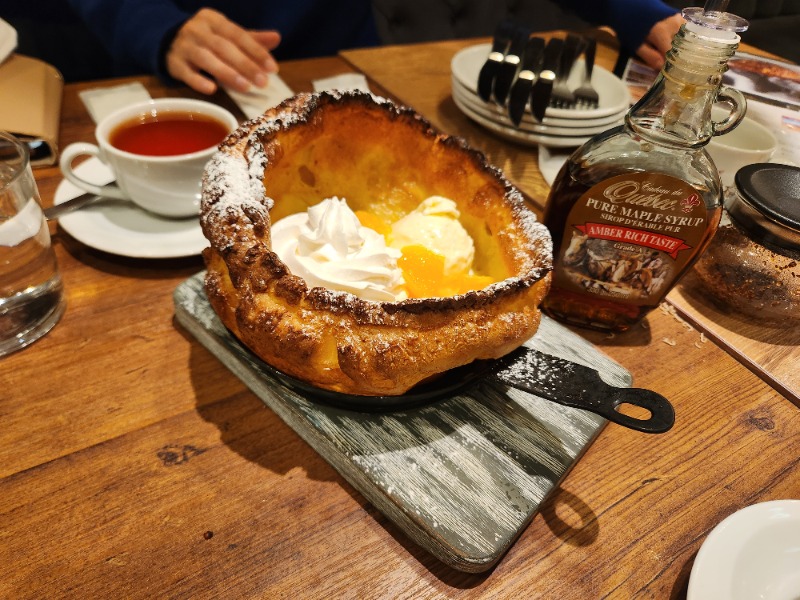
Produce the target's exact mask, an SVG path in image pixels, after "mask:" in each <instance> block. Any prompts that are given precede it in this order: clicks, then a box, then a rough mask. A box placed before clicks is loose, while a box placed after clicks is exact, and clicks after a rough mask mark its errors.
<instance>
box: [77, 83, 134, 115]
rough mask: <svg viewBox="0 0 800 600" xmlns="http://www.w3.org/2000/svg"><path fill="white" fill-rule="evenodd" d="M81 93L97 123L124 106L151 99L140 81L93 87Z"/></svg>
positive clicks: (87, 108) (82, 99)
mask: <svg viewBox="0 0 800 600" xmlns="http://www.w3.org/2000/svg"><path fill="white" fill-rule="evenodd" d="M79 95H80V98H81V101H83V105H84V106H85V107H86V110H88V111H89V114H90V115H91V117H92V120H93V121H94V122H95V123H99V122H100V121H101V120H102V119H103V118H104V117H105V116H106V115H110V114H111V113H112V112H114V111H115V110H118V109H120V108H123V107H124V106H128V105H129V104H135V103H137V102H146V101H147V100H150V94H149V93H148V91H147V90H146V89H145V87H144V86H143V85H142V84H141V83H138V82H134V83H128V84H125V85H116V86H113V87H103V88H92V89H90V90H84V91H83V92H80V94H79Z"/></svg>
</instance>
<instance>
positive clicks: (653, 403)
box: [587, 387, 675, 433]
mask: <svg viewBox="0 0 800 600" xmlns="http://www.w3.org/2000/svg"><path fill="white" fill-rule="evenodd" d="M608 395H609V397H608V400H609V402H608V403H603V404H595V405H594V406H592V407H591V408H589V407H587V409H588V410H591V411H592V412H595V413H597V414H598V415H600V416H602V417H605V418H606V419H608V420H609V421H613V422H614V423H617V424H618V425H623V426H624V427H629V428H630V429H635V430H636V431H642V432H644V433H664V432H665V431H669V429H670V428H672V426H673V425H674V424H675V409H674V408H672V404H670V403H669V401H668V400H667V399H666V398H664V396H662V395H661V394H657V393H656V392H654V391H652V390H645V389H641V388H615V387H609V388H608ZM620 404H632V405H634V406H639V407H641V408H644V409H645V410H648V411H650V417H649V418H647V419H636V418H634V417H630V416H628V415H624V414H622V413H621V412H619V411H618V410H616V408H617V407H618V406H619V405H620Z"/></svg>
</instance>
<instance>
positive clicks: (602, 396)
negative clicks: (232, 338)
mask: <svg viewBox="0 0 800 600" xmlns="http://www.w3.org/2000/svg"><path fill="white" fill-rule="evenodd" d="M262 364H263V366H264V367H265V369H266V370H267V371H268V372H269V373H270V374H271V375H272V376H274V377H275V378H276V379H278V380H279V381H280V382H281V383H283V384H284V385H285V386H287V387H288V388H290V389H292V390H295V391H297V392H301V393H302V394H303V395H304V396H306V397H310V398H309V399H311V400H319V401H322V402H324V403H326V404H330V405H332V406H336V407H339V408H345V409H348V410H357V411H362V412H364V411H366V412H386V411H392V410H404V409H408V408H414V407H418V406H422V405H425V404H429V403H432V402H434V401H436V400H440V399H444V398H447V397H450V396H452V395H453V394H455V393H456V392H458V391H460V390H462V389H463V388H466V387H467V386H469V385H473V384H477V383H478V382H479V381H483V380H486V379H494V380H495V381H498V382H501V383H503V384H505V385H508V386H509V387H513V388H516V389H519V390H523V391H525V392H529V393H531V394H534V395H536V396H538V397H540V398H544V399H546V400H550V401H551V402H556V403H558V404H563V405H565V406H571V407H573V408H580V409H583V410H588V411H590V412H593V413H595V414H598V415H600V416H602V417H604V418H606V419H608V420H609V421H613V422H614V423H617V424H618V425H622V426H623V427H627V428H629V429H635V430H636V431H642V432H644V433H663V432H665V431H668V430H669V429H670V428H671V427H672V425H673V424H674V423H675V411H674V410H673V408H672V405H671V404H670V403H669V401H668V400H667V399H666V398H664V397H663V396H661V395H660V394H656V393H655V392H653V391H651V390H645V389H641V388H618V387H614V386H611V385H608V384H607V383H606V382H604V381H603V380H602V379H601V378H600V374H599V373H598V372H597V371H595V370H594V369H592V368H590V367H586V366H584V365H580V364H577V363H574V362H570V361H568V360H564V359H562V358H557V357H555V356H551V355H549V354H545V353H543V352H539V351H537V350H533V349H531V348H527V347H524V346H522V347H520V348H518V349H517V350H515V351H514V352H511V353H510V354H508V355H506V356H504V357H503V358H500V359H497V360H485V361H475V362H473V363H470V364H468V365H464V366H463V367H458V368H456V369H452V370H450V371H448V372H447V373H444V374H442V375H440V376H439V377H437V378H436V379H435V380H433V381H430V382H428V383H423V384H420V385H417V386H415V387H414V388H412V389H411V390H409V391H408V392H406V393H405V394H403V395H400V396H358V395H352V394H344V393H342V392H334V391H331V390H324V389H321V388H318V387H316V386H313V385H311V384H308V383H305V382H303V381H300V380H299V379H295V378H294V377H292V376H290V375H287V374H286V373H283V372H282V371H279V370H277V369H275V368H274V367H271V366H270V365H268V364H266V363H262ZM621 404H632V405H635V406H639V407H641V408H644V409H645V410H647V411H649V412H650V416H649V417H648V418H646V419H636V418H634V417H631V416H628V415H625V414H622V413H621V412H619V411H618V410H616V409H617V407H618V406H620V405H621Z"/></svg>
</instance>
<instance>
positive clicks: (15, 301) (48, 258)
mask: <svg viewBox="0 0 800 600" xmlns="http://www.w3.org/2000/svg"><path fill="white" fill-rule="evenodd" d="M64 304H65V303H64V294H63V288H62V283H61V276H60V275H59V272H58V266H57V264H56V257H55V253H54V252H53V248H52V246H51V245H50V231H49V229H48V227H47V220H46V219H45V218H44V214H43V212H42V207H41V200H40V199H39V191H38V190H37V188H36V181H35V180H34V178H33V172H32V171H31V165H30V157H29V154H28V148H27V147H26V146H25V145H24V144H21V143H20V142H19V141H18V140H17V139H16V138H15V137H14V136H12V135H10V134H8V133H5V132H0V356H5V355H6V354H9V353H11V352H14V351H15V350H19V349H20V348H24V347H25V346H27V345H28V344H30V343H32V342H34V341H35V340H37V339H39V338H40V337H42V336H43V335H44V334H45V333H47V332H48V331H50V329H52V328H53V326H54V325H55V324H56V323H57V322H58V320H59V319H60V318H61V315H62V314H63V313H64Z"/></svg>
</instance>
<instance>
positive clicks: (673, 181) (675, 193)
mask: <svg viewBox="0 0 800 600" xmlns="http://www.w3.org/2000/svg"><path fill="white" fill-rule="evenodd" d="M707 228H708V212H707V210H706V207H705V204H704V202H703V199H702V196H701V195H700V194H699V193H698V192H697V190H695V189H694V188H693V187H691V186H690V185H688V184H687V183H686V182H684V181H682V180H680V179H677V178H675V177H669V176H667V175H660V174H653V173H626V174H624V175H617V176H615V177H611V178H609V179H605V180H603V181H601V182H600V183H598V184H596V185H595V186H593V187H591V188H590V189H589V190H588V191H586V192H585V193H584V194H583V195H582V196H581V197H580V199H579V200H578V201H577V202H576V203H575V204H574V206H573V207H572V209H571V210H570V214H569V217H568V218H567V225H566V228H565V231H564V237H563V238H562V239H563V242H562V244H561V248H560V249H559V251H558V254H557V256H556V268H555V273H554V278H555V281H554V283H556V284H557V285H558V286H560V287H562V288H565V289H571V290H574V291H578V292H583V293H591V294H596V295H597V296H599V297H603V298H606V299H609V300H617V301H624V302H627V303H630V304H637V305H642V304H652V303H653V301H654V300H655V299H660V297H661V296H663V295H664V294H665V293H666V291H667V290H669V288H670V287H671V286H672V283H673V280H674V279H675V277H676V276H677V275H678V274H679V273H681V272H682V271H683V267H684V266H686V263H687V262H689V261H690V260H691V259H693V258H694V256H695V254H696V252H697V248H698V246H699V245H700V244H701V243H702V241H703V239H704V237H705V236H706V233H707Z"/></svg>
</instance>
